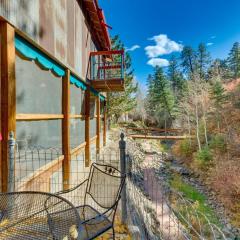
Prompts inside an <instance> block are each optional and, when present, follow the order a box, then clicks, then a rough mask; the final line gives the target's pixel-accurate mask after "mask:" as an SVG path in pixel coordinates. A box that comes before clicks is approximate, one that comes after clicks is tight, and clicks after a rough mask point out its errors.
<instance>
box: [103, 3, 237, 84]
mask: <svg viewBox="0 0 240 240" xmlns="http://www.w3.org/2000/svg"><path fill="white" fill-rule="evenodd" d="M99 4H100V6H101V7H102V8H103V9H104V13H105V16H106V19H107V23H108V24H109V25H110V26H112V27H113V29H112V30H110V34H111V35H115V34H119V35H120V37H121V39H122V41H123V42H124V44H125V46H126V47H128V48H131V47H133V46H135V45H137V46H139V48H136V49H135V50H134V51H131V52H130V53H131V56H132V59H133V67H134V69H135V75H136V78H137V80H138V81H139V82H140V83H142V85H145V82H146V77H147V75H148V74H149V73H151V72H152V69H153V67H152V66H151V65H149V64H147V62H148V61H150V63H156V62H157V63H158V64H162V65H166V64H167V62H166V61H167V59H169V56H170V55H171V54H173V53H176V54H178V53H179V52H180V51H181V48H182V46H183V45H191V46H193V47H196V46H197V45H198V43H200V42H205V43H206V44H207V43H209V45H210V46H208V49H209V51H210V52H211V53H212V57H214V58H217V57H218V58H224V57H226V56H227V54H228V52H229V50H230V48H231V47H232V44H233V43H234V42H236V41H240V0H228V1H227V0H99ZM159 35H160V36H159ZM154 36H158V37H155V38H154V39H155V40H154V39H153V37H154ZM148 46H152V47H150V48H149V47H148ZM146 47H147V49H146ZM152 58H153V59H152ZM159 58H160V60H155V59H159ZM162 59H163V60H162Z"/></svg>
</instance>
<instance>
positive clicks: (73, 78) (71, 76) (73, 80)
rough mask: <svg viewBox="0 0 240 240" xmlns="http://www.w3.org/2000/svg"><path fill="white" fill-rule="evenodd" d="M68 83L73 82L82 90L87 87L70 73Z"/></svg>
mask: <svg viewBox="0 0 240 240" xmlns="http://www.w3.org/2000/svg"><path fill="white" fill-rule="evenodd" d="M70 83H72V84H74V85H75V86H76V87H78V88H81V89H82V90H86V89H87V85H86V84H85V83H84V82H82V81H81V80H80V79H78V78H77V77H75V76H74V75H72V74H71V75H70Z"/></svg>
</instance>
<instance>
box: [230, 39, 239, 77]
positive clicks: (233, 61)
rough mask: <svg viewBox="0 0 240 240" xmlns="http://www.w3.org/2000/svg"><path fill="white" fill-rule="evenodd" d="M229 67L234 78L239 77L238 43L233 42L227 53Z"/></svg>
mask: <svg viewBox="0 0 240 240" xmlns="http://www.w3.org/2000/svg"><path fill="white" fill-rule="evenodd" d="M228 62H229V67H230V69H231V71H232V76H233V77H234V78H239V77H240V43H239V42H235V43H234V44H233V47H232V49H231V51H230V53H229V58H228Z"/></svg>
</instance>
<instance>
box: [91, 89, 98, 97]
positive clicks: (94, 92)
mask: <svg viewBox="0 0 240 240" xmlns="http://www.w3.org/2000/svg"><path fill="white" fill-rule="evenodd" d="M90 91H91V92H92V93H93V95H94V96H96V97H99V94H100V93H99V92H98V91H97V90H95V89H94V88H92V87H90Z"/></svg>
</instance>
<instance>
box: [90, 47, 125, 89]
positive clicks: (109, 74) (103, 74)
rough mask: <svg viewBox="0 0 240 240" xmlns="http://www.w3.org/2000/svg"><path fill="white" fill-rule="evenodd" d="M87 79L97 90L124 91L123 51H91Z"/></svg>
mask: <svg viewBox="0 0 240 240" xmlns="http://www.w3.org/2000/svg"><path fill="white" fill-rule="evenodd" d="M88 79H89V80H90V83H91V86H92V87H93V88H94V89H96V90H97V91H99V92H119V91H124V51H123V50H112V51H99V52H91V53H90V60H89V72H88Z"/></svg>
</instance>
